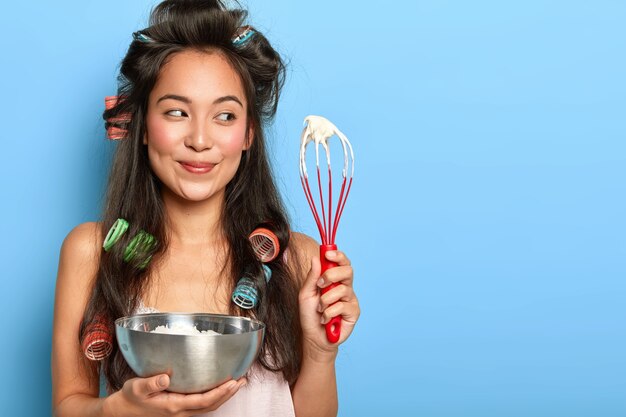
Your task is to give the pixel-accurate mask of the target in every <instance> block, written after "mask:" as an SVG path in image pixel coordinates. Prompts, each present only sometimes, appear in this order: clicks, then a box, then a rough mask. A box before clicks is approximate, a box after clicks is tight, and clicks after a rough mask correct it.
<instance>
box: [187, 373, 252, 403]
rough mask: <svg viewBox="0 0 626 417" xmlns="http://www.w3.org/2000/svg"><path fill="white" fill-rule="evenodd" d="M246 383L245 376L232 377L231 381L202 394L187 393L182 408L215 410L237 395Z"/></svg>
mask: <svg viewBox="0 0 626 417" xmlns="http://www.w3.org/2000/svg"><path fill="white" fill-rule="evenodd" d="M245 383H246V380H245V378H242V379H240V380H239V381H235V380H234V379H231V380H230V381H228V382H225V383H223V384H222V385H220V386H218V387H216V388H213V389H212V390H210V391H207V392H204V393H202V394H190V395H187V396H186V397H185V399H184V404H181V408H183V409H186V410H204V409H209V411H211V410H215V409H216V408H217V407H219V406H220V405H221V404H223V403H224V402H226V401H228V399H229V398H231V397H232V396H233V395H235V393H236V392H237V391H238V390H239V388H241V387H242V386H243V385H245Z"/></svg>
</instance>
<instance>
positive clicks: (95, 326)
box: [81, 316, 113, 361]
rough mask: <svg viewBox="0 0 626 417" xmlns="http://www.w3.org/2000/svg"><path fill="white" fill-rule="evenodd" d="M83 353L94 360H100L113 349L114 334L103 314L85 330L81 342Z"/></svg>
mask: <svg viewBox="0 0 626 417" xmlns="http://www.w3.org/2000/svg"><path fill="white" fill-rule="evenodd" d="M81 347H82V349H83V353H84V354H85V356H86V357H87V358H88V359H90V360H92V361H100V360H102V359H104V358H106V357H107V356H109V355H110V354H111V351H112V350H113V334H112V333H111V329H110V328H109V327H108V326H107V324H106V321H105V320H104V319H103V317H102V316H97V317H96V318H95V319H94V321H92V322H91V323H89V325H88V326H87V329H86V330H85V337H83V341H82V343H81Z"/></svg>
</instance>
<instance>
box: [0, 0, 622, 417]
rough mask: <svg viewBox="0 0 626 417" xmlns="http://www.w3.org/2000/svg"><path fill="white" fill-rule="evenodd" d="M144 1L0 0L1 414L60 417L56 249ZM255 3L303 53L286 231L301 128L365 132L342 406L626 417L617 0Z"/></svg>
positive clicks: (294, 58) (262, 20)
mask: <svg viewBox="0 0 626 417" xmlns="http://www.w3.org/2000/svg"><path fill="white" fill-rule="evenodd" d="M155 3H156V2H154V1H145V0H142V1H139V0H135V1H128V0H109V1H93V0H92V1H86V0H82V1H69V0H64V1H63V0H62V1H55V2H44V1H39V2H9V3H7V4H4V5H3V6H2V11H1V12H0V43H1V46H2V58H1V60H2V65H1V66H0V91H1V92H2V99H1V100H0V117H1V120H2V129H0V144H1V145H0V146H1V147H2V152H1V155H2V157H1V162H0V181H1V187H2V188H1V189H2V204H1V209H0V210H2V216H1V219H2V220H1V221H2V225H1V227H2V234H3V239H2V251H1V252H0V256H1V262H2V263H1V265H2V272H1V274H2V284H3V288H2V290H1V291H0V297H1V298H0V301H1V303H0V308H1V309H2V315H3V317H4V325H5V331H4V332H3V334H2V339H3V340H2V342H1V343H0V358H2V362H3V364H2V373H1V375H2V377H1V378H0V396H1V401H0V414H2V415H6V416H43V415H49V413H50V401H51V394H50V390H51V384H50V375H49V368H50V338H51V324H52V311H53V297H54V286H55V275H56V267H57V260H58V252H59V248H60V245H61V242H62V240H63V238H64V236H65V235H66V234H67V233H68V232H69V231H70V230H71V228H72V227H73V226H75V225H76V224H78V223H81V222H84V221H90V220H96V219H97V218H98V216H99V208H100V205H101V202H102V191H103V186H104V177H105V174H106V172H107V155H109V154H110V152H111V149H112V146H113V145H112V144H110V143H107V141H106V140H105V139H104V129H103V126H102V121H101V118H100V117H101V112H102V108H103V97H104V96H105V95H111V94H115V91H116V90H115V88H116V82H115V77H116V74H117V69H118V65H119V62H120V59H121V58H122V56H123V54H124V53H125V51H126V48H127V46H128V43H129V42H130V40H131V33H132V32H133V31H135V30H138V29H140V28H143V27H145V25H146V19H147V16H148V13H149V10H150V8H151V6H153V5H154V4H155ZM249 8H250V11H251V16H250V21H251V22H252V23H253V24H255V25H256V26H257V27H258V28H260V29H261V30H263V31H264V32H265V33H266V35H267V36H268V37H269V38H270V39H271V40H272V41H273V43H274V45H275V46H276V47H277V48H278V49H279V50H280V51H281V52H282V53H283V54H284V55H285V56H286V57H287V58H288V59H289V61H290V65H289V77H288V80H287V85H286V88H285V93H284V97H283V100H282V103H281V106H280V108H279V114H278V116H277V119H276V122H275V124H274V126H273V128H272V130H271V135H270V136H271V137H272V141H273V142H272V148H273V150H274V160H275V162H276V173H277V177H278V180H279V183H280V184H281V188H282V190H283V191H284V196H285V200H286V202H287V205H288V207H289V210H290V212H291V214H292V217H293V222H294V225H295V228H296V229H297V230H301V231H304V232H307V233H309V234H311V235H312V236H316V234H317V232H316V230H315V229H314V226H313V220H312V217H311V214H310V212H309V209H308V207H307V206H306V202H305V200H304V196H303V193H302V190H301V188H300V185H299V179H298V168H297V153H298V150H297V148H298V142H299V135H300V130H301V126H302V119H303V118H304V117H305V116H306V115H308V114H311V113H313V114H322V115H325V116H326V117H328V118H329V119H331V120H332V121H333V122H335V124H337V126H338V127H339V128H340V129H341V130H342V131H344V133H346V135H347V136H348V137H349V138H350V139H351V140H352V142H353V144H354V147H355V152H356V158H357V165H356V177H355V181H356V182H355V184H354V187H353V191H352V194H351V196H350V199H349V201H348V205H347V207H346V211H345V216H344V219H343V220H342V223H341V225H340V228H339V233H338V237H337V241H338V244H339V246H340V248H342V249H344V250H345V251H346V252H347V253H348V254H349V256H350V257H351V258H352V261H353V263H354V265H355V269H356V275H355V279H356V281H355V287H356V290H357V292H358V294H359V296H360V301H361V306H362V310H363V312H362V316H361V319H360V322H359V325H358V328H357V330H356V331H355V333H354V335H353V336H352V338H351V339H350V340H349V341H348V342H347V343H346V344H345V345H343V346H342V348H341V350H342V352H341V355H340V357H339V359H338V364H337V367H338V378H339V390H340V410H341V411H340V415H341V416H378V415H398V416H481V417H488V416H494V417H496V416H570V417H573V416H607V417H608V416H624V415H626V398H625V391H626V359H625V355H626V324H625V319H626V308H625V298H626V281H625V279H624V278H625V276H626V144H625V142H624V140H625V137H626V135H625V133H626V127H625V124H624V120H625V115H626V82H625V74H626V29H625V26H624V22H625V21H626V4H625V3H624V2H623V1H617V0H613V1H610V0H597V1H595V2H587V1H575V0H569V1H564V0H563V1H549V0H542V1H539V0H527V1H518V2H502V1H488V0H476V1H471V2H470V1H458V0H457V1H443V0H437V1H435V0H430V1H409V0H403V1H390V2H384V3H373V2H372V3H367V2H357V1H345V2H335V1H330V0H322V1H316V2H292V1H287V0H283V1H271V2H267V1H264V2H260V1H249Z"/></svg>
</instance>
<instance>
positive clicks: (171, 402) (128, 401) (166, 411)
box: [103, 374, 246, 417]
mask: <svg viewBox="0 0 626 417" xmlns="http://www.w3.org/2000/svg"><path fill="white" fill-rule="evenodd" d="M169 384H170V378H169V376H168V375H166V374H162V375H155V376H153V377H150V378H132V379H129V380H128V381H126V382H125V383H124V386H123V387H122V389H121V390H119V391H117V392H116V393H114V394H112V395H110V396H109V397H108V398H106V399H105V400H104V402H103V411H104V415H111V416H114V417H134V416H147V415H149V416H154V417H160V416H164V417H165V416H167V417H188V416H194V415H197V414H202V413H207V412H209V411H214V410H216V409H217V408H218V407H220V406H221V405H222V404H224V403H225V402H226V401H228V399H229V398H231V397H232V396H233V395H235V393H236V392H237V391H238V390H239V388H241V387H242V386H244V385H245V384H246V379H245V378H241V379H239V380H238V381H235V380H230V381H228V382H226V383H224V384H222V385H220V386H218V387H216V388H214V389H212V390H210V391H207V392H204V393H201V394H178V393H175V392H167V391H165V390H166V389H167V387H169Z"/></svg>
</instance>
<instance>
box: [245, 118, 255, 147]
mask: <svg viewBox="0 0 626 417" xmlns="http://www.w3.org/2000/svg"><path fill="white" fill-rule="evenodd" d="M252 142H254V125H253V124H252V123H250V126H248V134H247V135H246V143H244V145H243V150H244V151H247V150H248V149H250V147H251V146H252Z"/></svg>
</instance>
